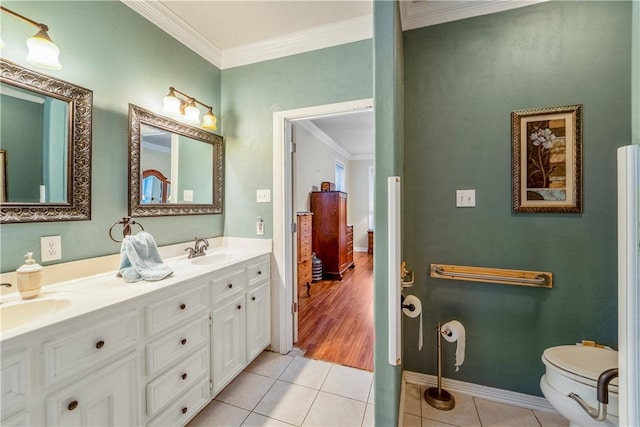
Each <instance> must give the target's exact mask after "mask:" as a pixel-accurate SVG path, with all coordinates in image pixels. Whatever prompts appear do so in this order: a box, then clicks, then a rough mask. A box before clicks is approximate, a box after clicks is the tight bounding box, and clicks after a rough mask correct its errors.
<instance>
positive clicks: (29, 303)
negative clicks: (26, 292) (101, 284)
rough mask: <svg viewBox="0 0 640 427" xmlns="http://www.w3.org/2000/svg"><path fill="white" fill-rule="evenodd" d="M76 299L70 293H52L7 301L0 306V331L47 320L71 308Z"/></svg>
mask: <svg viewBox="0 0 640 427" xmlns="http://www.w3.org/2000/svg"><path fill="white" fill-rule="evenodd" d="M78 295H80V296H84V294H78ZM76 298H77V296H76V295H69V293H60V294H55V293H51V294H41V295H40V296H38V297H36V298H34V299H30V300H13V301H5V302H4V303H3V304H2V305H0V331H7V330H9V329H13V328H17V327H20V326H25V325H28V324H29V323H33V322H37V321H41V320H45V319H47V318H49V317H51V316H53V315H55V314H57V313H60V312H61V311H63V310H65V309H67V308H69V307H70V306H71V304H72V303H73V302H74V300H75V299H76Z"/></svg>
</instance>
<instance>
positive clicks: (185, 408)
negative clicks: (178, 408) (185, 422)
mask: <svg viewBox="0 0 640 427" xmlns="http://www.w3.org/2000/svg"><path fill="white" fill-rule="evenodd" d="M187 411H188V409H187V407H186V406H185V407H184V408H182V413H183V414H186V413H187Z"/></svg>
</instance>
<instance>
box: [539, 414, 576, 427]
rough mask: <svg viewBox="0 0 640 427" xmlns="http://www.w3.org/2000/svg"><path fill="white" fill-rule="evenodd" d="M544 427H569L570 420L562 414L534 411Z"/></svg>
mask: <svg viewBox="0 0 640 427" xmlns="http://www.w3.org/2000/svg"><path fill="white" fill-rule="evenodd" d="M533 415H535V416H536V418H537V419H538V422H539V423H540V425H541V426H542V427H569V420H568V419H566V418H565V417H563V416H562V415H560V414H556V413H553V412H544V411H533Z"/></svg>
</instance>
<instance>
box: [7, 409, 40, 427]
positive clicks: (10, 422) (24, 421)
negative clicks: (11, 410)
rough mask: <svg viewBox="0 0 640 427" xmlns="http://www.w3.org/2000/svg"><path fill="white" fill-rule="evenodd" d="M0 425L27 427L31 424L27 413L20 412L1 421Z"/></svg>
mask: <svg viewBox="0 0 640 427" xmlns="http://www.w3.org/2000/svg"><path fill="white" fill-rule="evenodd" d="M0 425H2V426H4V427H29V426H32V425H33V424H31V423H30V422H29V413H28V412H27V411H22V412H20V413H19V414H16V415H14V416H12V417H9V418H5V419H3V420H2V421H0Z"/></svg>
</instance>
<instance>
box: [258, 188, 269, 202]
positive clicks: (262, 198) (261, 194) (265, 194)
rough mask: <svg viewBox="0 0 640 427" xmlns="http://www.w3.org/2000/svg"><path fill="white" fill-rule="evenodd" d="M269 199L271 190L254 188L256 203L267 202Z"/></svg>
mask: <svg viewBox="0 0 640 427" xmlns="http://www.w3.org/2000/svg"><path fill="white" fill-rule="evenodd" d="M270 201H271V190H269V189H268V188H267V189H266V190H256V202H257V203H269V202H270Z"/></svg>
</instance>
